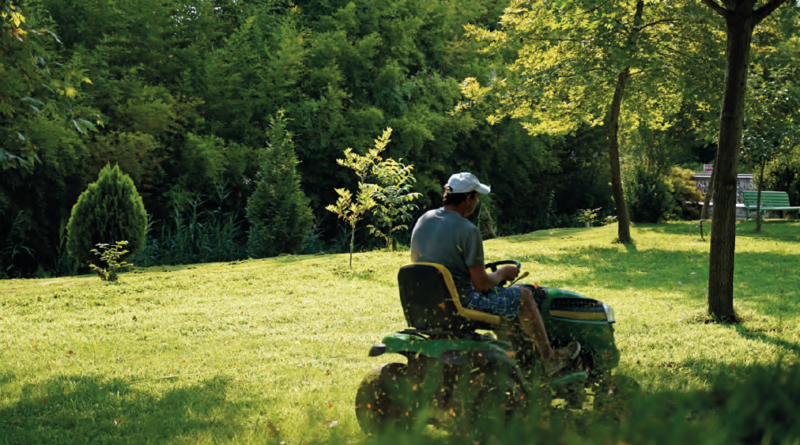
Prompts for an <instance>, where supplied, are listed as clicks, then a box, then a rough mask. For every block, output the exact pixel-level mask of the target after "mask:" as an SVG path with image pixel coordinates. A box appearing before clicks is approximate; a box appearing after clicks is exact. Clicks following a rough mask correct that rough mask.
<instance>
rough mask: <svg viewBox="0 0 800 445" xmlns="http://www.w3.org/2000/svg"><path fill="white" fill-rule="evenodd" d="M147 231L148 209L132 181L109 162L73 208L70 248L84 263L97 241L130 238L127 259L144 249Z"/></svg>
mask: <svg viewBox="0 0 800 445" xmlns="http://www.w3.org/2000/svg"><path fill="white" fill-rule="evenodd" d="M146 230H147V212H146V211H145V209H144V204H143V203H142V198H141V197H140V196H139V192H137V191H136V186H134V185H133V181H132V180H131V178H130V177H129V176H128V175H126V174H125V173H122V172H121V171H120V169H119V166H118V165H115V166H114V167H111V166H110V165H106V166H105V167H103V169H102V170H100V175H99V176H98V178H97V182H94V183H92V184H89V187H88V188H87V189H86V191H84V192H83V193H81V196H80V197H79V198H78V202H77V203H76V204H75V206H74V207H72V216H70V219H69V223H68V224H67V250H68V251H69V253H70V255H72V257H73V258H75V259H76V260H77V261H78V263H79V264H84V263H86V262H88V261H89V260H91V259H92V253H91V250H92V249H93V248H94V247H95V246H96V245H97V244H100V243H116V242H117V241H127V242H128V246H127V249H128V254H127V255H126V258H127V257H130V256H133V255H135V254H136V252H138V251H139V249H141V248H142V246H143V245H144V240H145V231H146Z"/></svg>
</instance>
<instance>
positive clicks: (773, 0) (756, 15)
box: [753, 0, 786, 26]
mask: <svg viewBox="0 0 800 445" xmlns="http://www.w3.org/2000/svg"><path fill="white" fill-rule="evenodd" d="M784 3H786V0H770V2H769V3H767V4H766V5H764V6H762V7H760V8H758V9H756V10H755V12H753V26H755V25H758V24H759V23H760V22H761V21H762V20H764V19H765V18H767V16H768V15H770V14H772V12H773V11H775V10H776V9H778V7H779V6H780V5H782V4H784Z"/></svg>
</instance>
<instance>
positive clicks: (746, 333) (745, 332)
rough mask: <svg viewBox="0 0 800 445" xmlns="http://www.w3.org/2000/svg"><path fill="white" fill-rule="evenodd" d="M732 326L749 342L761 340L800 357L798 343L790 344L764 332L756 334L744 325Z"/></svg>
mask: <svg viewBox="0 0 800 445" xmlns="http://www.w3.org/2000/svg"><path fill="white" fill-rule="evenodd" d="M730 326H731V327H732V328H733V329H734V330H736V333H737V334H739V335H741V336H742V337H744V338H746V339H748V340H760V341H761V342H763V343H766V344H770V345H773V346H777V347H780V348H784V349H786V350H789V351H793V352H794V353H795V354H796V355H797V356H798V357H800V345H799V344H797V343H793V342H789V341H786V340H783V339H781V338H776V337H773V336H771V335H767V334H766V333H764V332H754V331H753V330H749V329H747V328H746V327H744V326H742V325H738V324H737V325H730Z"/></svg>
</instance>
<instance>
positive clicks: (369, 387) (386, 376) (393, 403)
mask: <svg viewBox="0 0 800 445" xmlns="http://www.w3.org/2000/svg"><path fill="white" fill-rule="evenodd" d="M414 386H415V385H414V382H412V381H411V378H410V377H409V373H408V367H407V366H406V365H405V364H403V363H387V364H384V365H381V366H378V367H376V368H373V369H371V370H370V371H369V372H367V375H365V376H364V379H363V380H362V381H361V385H359V387H358V392H357V393H356V418H358V423H359V425H360V426H361V429H362V430H363V431H364V432H365V433H368V434H369V433H371V434H375V433H380V432H383V431H386V430H387V429H403V430H406V429H410V428H411V427H412V426H413V425H414V423H415V415H414V414H415V413H416V412H417V410H418V408H419V402H418V401H416V400H414V395H415V394H416V393H417V391H416V389H417V388H415V387H414Z"/></svg>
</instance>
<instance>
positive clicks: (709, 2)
mask: <svg viewBox="0 0 800 445" xmlns="http://www.w3.org/2000/svg"><path fill="white" fill-rule="evenodd" d="M702 2H703V3H705V4H706V6H708V7H709V8H711V9H712V10H714V12H716V13H717V14H719V15H721V16H722V18H725V19H727V18H728V15H729V14H730V12H728V10H727V9H725V8H723V7H722V6H720V5H719V3H717V0H702Z"/></svg>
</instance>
